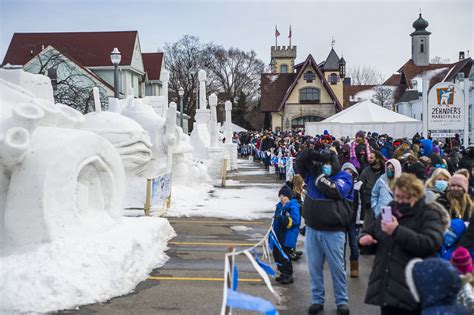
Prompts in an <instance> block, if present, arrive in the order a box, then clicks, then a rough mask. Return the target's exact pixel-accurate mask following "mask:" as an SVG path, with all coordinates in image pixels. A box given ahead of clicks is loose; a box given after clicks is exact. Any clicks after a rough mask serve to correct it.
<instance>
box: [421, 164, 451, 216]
mask: <svg viewBox="0 0 474 315" xmlns="http://www.w3.org/2000/svg"><path fill="white" fill-rule="evenodd" d="M450 179H451V174H449V172H448V171H447V170H445V169H444V168H437V169H435V170H434V172H433V174H431V176H430V178H428V180H427V181H426V184H425V187H426V191H427V192H431V193H433V194H434V199H436V201H437V202H438V203H440V204H441V205H442V206H443V207H444V208H445V209H446V210H448V209H449V202H448V199H447V198H446V190H447V188H448V185H449V180H450Z"/></svg>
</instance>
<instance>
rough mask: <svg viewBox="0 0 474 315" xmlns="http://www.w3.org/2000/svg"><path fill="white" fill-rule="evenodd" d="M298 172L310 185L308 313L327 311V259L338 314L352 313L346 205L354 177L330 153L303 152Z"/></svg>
mask: <svg viewBox="0 0 474 315" xmlns="http://www.w3.org/2000/svg"><path fill="white" fill-rule="evenodd" d="M296 169H297V171H298V173H299V174H300V175H301V176H303V178H304V179H305V183H306V186H307V194H306V197H305V201H304V205H303V217H304V219H305V223H306V235H305V246H306V248H305V251H306V257H307V262H308V269H309V274H310V280H311V295H312V305H311V306H310V307H309V309H308V313H309V314H318V313H320V312H322V310H323V309H324V295H325V292H324V273H323V265H324V261H325V260H326V259H327V262H328V264H329V269H330V271H331V276H332V280H333V281H332V282H333V289H334V295H335V300H336V305H337V313H338V314H340V315H345V314H349V313H350V311H349V307H348V302H349V297H348V294H347V280H346V272H345V268H344V245H345V230H346V229H347V228H348V227H349V224H350V221H351V210H352V209H351V208H350V205H349V204H348V202H347V198H348V197H349V196H350V194H351V191H352V178H351V175H349V174H348V173H346V172H343V171H341V170H340V166H339V161H338V159H337V155H336V154H334V153H331V152H328V151H324V152H323V153H318V152H316V151H314V150H306V151H303V152H301V153H300V154H299V155H298V157H297V159H296Z"/></svg>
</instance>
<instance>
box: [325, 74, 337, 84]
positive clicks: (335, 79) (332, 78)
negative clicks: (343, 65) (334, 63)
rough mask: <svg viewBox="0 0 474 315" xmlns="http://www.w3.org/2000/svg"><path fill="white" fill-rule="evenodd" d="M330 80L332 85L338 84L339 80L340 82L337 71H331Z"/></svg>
mask: <svg viewBox="0 0 474 315" xmlns="http://www.w3.org/2000/svg"><path fill="white" fill-rule="evenodd" d="M328 81H329V82H330V83H331V85H336V84H337V82H339V76H338V75H337V73H331V74H330V75H329V78H328Z"/></svg>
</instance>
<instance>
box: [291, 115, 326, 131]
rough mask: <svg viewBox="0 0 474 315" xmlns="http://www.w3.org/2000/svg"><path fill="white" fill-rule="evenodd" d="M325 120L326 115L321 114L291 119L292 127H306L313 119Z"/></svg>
mask: <svg viewBox="0 0 474 315" xmlns="http://www.w3.org/2000/svg"><path fill="white" fill-rule="evenodd" d="M321 120H324V117H320V116H302V117H298V118H295V119H292V120H291V128H296V129H300V128H304V127H305V123H307V122H312V121H321Z"/></svg>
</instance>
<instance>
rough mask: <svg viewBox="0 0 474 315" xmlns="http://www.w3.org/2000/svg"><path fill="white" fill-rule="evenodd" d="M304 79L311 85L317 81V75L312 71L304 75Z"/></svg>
mask: <svg viewBox="0 0 474 315" xmlns="http://www.w3.org/2000/svg"><path fill="white" fill-rule="evenodd" d="M303 78H304V79H305V80H306V82H308V83H311V82H313V80H314V79H316V75H315V74H314V72H312V71H306V73H305V74H304V75H303Z"/></svg>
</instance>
